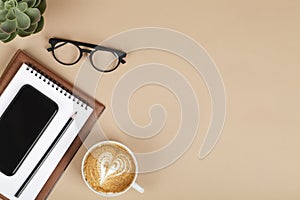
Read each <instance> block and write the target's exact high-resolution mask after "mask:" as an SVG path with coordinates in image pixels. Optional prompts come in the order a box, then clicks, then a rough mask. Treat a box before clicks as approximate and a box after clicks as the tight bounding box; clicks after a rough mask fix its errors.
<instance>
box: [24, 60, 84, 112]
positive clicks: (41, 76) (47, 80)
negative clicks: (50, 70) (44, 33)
mask: <svg viewBox="0 0 300 200" xmlns="http://www.w3.org/2000/svg"><path fill="white" fill-rule="evenodd" d="M26 64H27V65H28V67H27V68H26V70H27V71H29V72H30V73H31V74H33V75H34V76H36V77H37V78H39V79H40V80H42V81H43V82H45V83H46V84H47V85H49V86H51V87H52V88H53V89H55V90H57V91H58V92H60V93H61V94H62V95H64V96H65V97H67V98H68V99H71V100H72V101H73V102H74V103H77V104H78V105H80V103H81V105H80V106H81V107H82V108H84V109H85V110H87V108H88V106H89V104H88V103H87V102H86V101H84V100H83V99H81V98H79V97H77V96H75V95H74V94H73V93H72V92H71V91H70V90H68V89H67V88H65V87H64V86H62V85H60V84H59V83H58V82H57V81H55V80H54V79H52V78H50V77H49V76H47V75H46V74H44V73H43V72H41V71H40V70H38V69H37V68H35V67H34V66H32V65H31V64H28V63H26ZM72 98H73V99H72Z"/></svg>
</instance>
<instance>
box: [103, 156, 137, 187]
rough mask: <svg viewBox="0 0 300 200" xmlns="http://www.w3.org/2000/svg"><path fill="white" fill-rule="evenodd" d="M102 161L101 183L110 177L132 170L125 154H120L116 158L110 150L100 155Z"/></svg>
mask: <svg viewBox="0 0 300 200" xmlns="http://www.w3.org/2000/svg"><path fill="white" fill-rule="evenodd" d="M98 161H99V162H100V167H99V169H98V170H99V174H100V185H102V184H103V183H104V182H105V180H106V179H107V178H108V177H116V176H121V175H122V174H124V173H125V172H130V169H131V163H130V161H129V159H128V157H126V156H125V155H123V154H119V155H118V156H117V158H114V157H113V155H112V154H111V153H110V152H104V153H102V154H101V155H100V156H99V157H98Z"/></svg>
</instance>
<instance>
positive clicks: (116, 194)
mask: <svg viewBox="0 0 300 200" xmlns="http://www.w3.org/2000/svg"><path fill="white" fill-rule="evenodd" d="M107 144H113V145H119V146H121V147H122V148H124V149H126V151H127V152H128V153H129V154H130V155H131V157H132V158H133V161H134V164H135V174H134V179H133V181H132V182H131V184H130V186H129V187H127V188H126V189H125V190H123V191H121V192H115V193H104V192H99V191H96V190H94V189H93V188H92V187H91V186H90V185H89V183H88V182H87V181H86V179H85V175H84V162H85V160H86V158H87V156H88V155H89V153H91V152H92V151H93V150H94V149H95V148H97V147H100V146H102V145H107ZM81 174H82V177H83V180H84V182H85V184H86V185H87V186H88V188H89V189H90V190H92V191H93V192H95V193H96V194H98V195H100V196H103V197H113V196H119V195H121V194H124V193H125V192H127V191H128V190H129V189H130V188H133V189H135V190H136V191H138V192H140V193H144V188H142V187H141V186H140V185H138V184H137V183H136V178H137V175H138V164H137V160H136V157H135V156H134V154H133V152H132V151H131V150H130V149H129V148H128V147H127V146H125V145H124V144H121V143H120V142H116V141H110V140H109V141H102V142H99V143H97V144H95V145H93V146H92V147H91V148H90V149H88V151H87V152H86V153H85V155H84V157H83V159H82V163H81Z"/></svg>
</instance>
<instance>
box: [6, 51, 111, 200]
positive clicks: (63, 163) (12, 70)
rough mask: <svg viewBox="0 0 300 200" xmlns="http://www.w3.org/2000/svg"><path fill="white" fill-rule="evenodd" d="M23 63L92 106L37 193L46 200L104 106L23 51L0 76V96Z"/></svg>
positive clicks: (39, 199)
mask: <svg viewBox="0 0 300 200" xmlns="http://www.w3.org/2000/svg"><path fill="white" fill-rule="evenodd" d="M23 63H26V64H29V65H32V66H34V67H35V68H36V69H38V70H39V71H41V72H42V73H43V74H45V75H46V76H47V77H50V78H51V79H52V80H54V81H55V82H57V83H59V84H60V85H61V86H63V87H64V88H65V89H67V90H69V91H72V92H73V94H74V95H75V96H77V97H79V98H80V99H82V100H84V101H85V102H87V103H88V104H89V105H90V106H93V109H94V111H93V113H92V114H91V116H90V117H89V119H88V120H87V121H86V123H85V125H84V126H83V128H82V129H81V130H80V132H79V134H78V136H77V137H76V138H75V139H74V141H73V143H72V144H71V146H70V147H69V148H68V150H67V152H66V153H65V154H64V156H63V158H62V159H61V160H60V162H59V164H58V165H57V166H56V168H55V170H54V171H53V172H52V174H51V176H50V177H49V179H48V180H47V182H46V183H45V185H44V186H43V188H42V190H41V191H40V192H39V194H38V196H37V197H36V199H37V200H42V199H46V198H47V196H48V194H49V193H50V192H51V189H52V188H53V187H54V185H55V183H56V182H57V181H58V179H59V177H60V176H61V175H62V173H63V172H64V170H65V169H66V167H67V166H68V164H69V163H70V162H71V160H72V158H73V157H74V155H75V154H76V152H77V151H78V149H79V148H80V146H81V145H82V142H83V141H82V140H84V139H85V138H86V137H87V135H88V134H89V132H90V131H91V129H92V127H93V125H94V124H95V122H96V121H97V119H98V118H99V117H100V115H101V113H102V112H103V110H104V109H105V106H104V105H103V104H101V103H100V102H98V101H97V100H95V99H94V98H92V97H91V96H89V95H87V94H86V93H84V92H83V91H81V90H80V89H78V88H76V87H74V85H73V84H71V83H70V82H68V81H66V80H65V79H63V78H62V77H60V76H59V75H57V74H55V73H54V72H52V71H50V70H49V69H47V68H46V67H44V66H43V65H42V64H40V63H39V62H37V61H36V60H35V59H33V58H32V57H30V56H29V55H27V54H26V53H25V52H24V51H22V50H18V51H17V52H16V53H15V55H14V56H13V58H12V59H11V61H10V62H9V64H8V66H7V67H6V69H5V71H4V72H3V74H2V76H1V77H0V95H1V94H2V92H3V91H4V90H5V88H6V87H7V85H8V84H9V82H10V81H11V80H12V78H13V77H14V75H15V74H16V73H17V71H18V70H19V68H20V67H21V66H22V64H23ZM74 92H75V93H74ZM0 198H2V199H4V200H8V198H7V197H5V196H3V195H2V194H1V193H0Z"/></svg>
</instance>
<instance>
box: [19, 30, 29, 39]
mask: <svg viewBox="0 0 300 200" xmlns="http://www.w3.org/2000/svg"><path fill="white" fill-rule="evenodd" d="M18 35H19V36H20V37H27V36H29V35H31V32H27V31H24V30H18Z"/></svg>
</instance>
